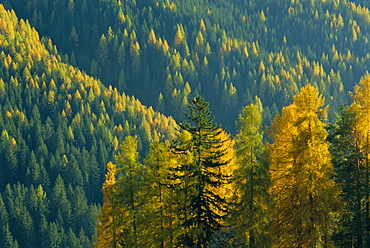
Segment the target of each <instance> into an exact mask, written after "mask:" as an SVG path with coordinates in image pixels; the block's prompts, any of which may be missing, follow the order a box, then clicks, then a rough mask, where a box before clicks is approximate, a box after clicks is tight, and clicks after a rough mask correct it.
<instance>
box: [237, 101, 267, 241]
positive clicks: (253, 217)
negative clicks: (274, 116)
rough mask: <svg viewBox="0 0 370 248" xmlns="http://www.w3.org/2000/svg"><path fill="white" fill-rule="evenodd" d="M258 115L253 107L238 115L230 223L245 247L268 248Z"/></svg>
mask: <svg viewBox="0 0 370 248" xmlns="http://www.w3.org/2000/svg"><path fill="white" fill-rule="evenodd" d="M258 100H259V99H258ZM262 111H263V109H262V106H258V105H256V104H250V105H249V106H246V107H245V108H244V109H243V111H242V113H241V114H240V115H239V122H238V123H237V126H238V134H237V135H236V138H235V139H236V150H237V151H236V154H237V161H238V169H237V170H236V171H235V173H234V177H233V178H234V182H233V183H234V184H235V188H236V195H235V198H236V199H235V206H234V208H233V211H232V220H233V221H232V222H233V225H234V226H235V228H236V230H237V232H238V233H239V234H240V235H241V238H242V239H244V240H245V243H246V244H247V245H248V247H268V246H269V240H268V233H267V231H268V230H267V229H268V225H269V206H268V205H269V194H268V189H269V175H268V174H269V172H268V165H267V163H266V161H265V162H264V161H263V159H262V157H263V153H264V151H265V148H264V145H263V131H262Z"/></svg>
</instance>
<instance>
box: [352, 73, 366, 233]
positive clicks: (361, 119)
mask: <svg viewBox="0 0 370 248" xmlns="http://www.w3.org/2000/svg"><path fill="white" fill-rule="evenodd" d="M352 97H353V103H352V104H351V106H350V107H349V109H350V111H351V112H353V113H354V115H355V120H354V133H355V136H356V140H357V141H358V145H359V147H360V152H361V153H362V159H361V161H360V168H363V169H364V172H365V173H364V175H365V184H364V187H365V188H364V191H365V192H366V193H365V199H364V201H363V202H364V203H365V204H364V205H365V206H364V212H365V223H369V221H370V191H369V190H370V189H369V183H370V178H369V177H370V168H369V165H370V164H369V161H370V76H366V77H364V78H362V79H361V80H360V83H359V84H358V85H356V86H355V87H354V94H353V96H352ZM365 236H366V237H365V240H369V239H370V226H369V225H367V226H366V230H365Z"/></svg>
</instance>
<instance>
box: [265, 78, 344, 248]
mask: <svg viewBox="0 0 370 248" xmlns="http://www.w3.org/2000/svg"><path fill="white" fill-rule="evenodd" d="M323 104H324V99H323V97H322V96H321V95H319V93H318V91H317V89H316V88H315V87H313V86H311V85H307V86H305V87H303V88H302V89H301V91H300V92H299V94H298V95H296V96H295V97H294V100H293V103H292V104H291V105H289V106H287V107H285V108H283V110H282V114H281V115H277V116H276V117H275V118H274V120H273V123H272V127H271V137H272V139H273V143H272V144H271V147H270V157H271V165H270V166H271V167H270V173H271V180H272V185H271V189H270V193H271V196H272V198H273V203H274V210H273V222H272V231H273V234H272V238H273V243H274V244H275V245H277V246H279V247H315V246H316V245H322V246H324V247H330V246H331V245H332V241H331V240H330V238H329V237H330V234H331V232H332V228H333V215H334V213H335V211H336V210H337V207H338V202H339V200H338V194H339V190H338V188H337V186H336V185H335V182H334V181H333V179H332V175H333V173H334V171H333V167H332V164H331V157H330V154H329V150H328V145H327V143H326V142H325V139H326V136H327V131H326V130H325V124H324V123H323V121H322V118H323V116H324V114H325V109H322V106H323Z"/></svg>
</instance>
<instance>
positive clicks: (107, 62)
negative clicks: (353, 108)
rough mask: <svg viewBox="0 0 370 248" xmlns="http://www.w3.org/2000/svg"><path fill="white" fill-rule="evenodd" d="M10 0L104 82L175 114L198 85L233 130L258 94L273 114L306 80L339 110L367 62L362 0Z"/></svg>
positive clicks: (196, 91)
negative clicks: (358, 1)
mask: <svg viewBox="0 0 370 248" xmlns="http://www.w3.org/2000/svg"><path fill="white" fill-rule="evenodd" d="M9 2H10V3H11V5H12V7H14V9H15V10H16V12H17V13H18V14H19V15H20V16H21V17H23V18H27V19H29V20H30V22H31V24H32V25H34V26H35V27H36V28H37V30H38V31H39V32H41V34H42V35H46V36H49V37H51V38H52V40H53V41H54V42H55V43H56V44H57V45H58V48H59V49H61V51H62V52H63V54H66V55H68V57H69V60H68V61H69V62H70V63H71V64H73V65H78V66H79V67H80V68H83V69H84V70H85V71H87V72H88V73H90V75H92V76H95V77H98V78H100V79H101V80H102V82H103V83H104V84H106V85H109V84H111V85H113V86H116V87H117V88H118V89H120V90H123V91H125V92H126V93H128V94H134V95H135V96H136V97H138V98H139V99H140V100H141V101H143V102H144V103H145V104H147V105H151V106H154V107H155V108H156V109H157V110H159V111H163V112H164V113H166V114H172V115H173V116H175V117H176V118H177V119H180V118H181V112H182V111H183V110H184V106H186V104H187V102H188V98H189V95H190V96H194V95H196V94H201V95H203V96H205V98H206V99H207V100H209V101H210V102H211V108H212V109H213V112H214V113H215V114H216V116H217V118H218V119H219V122H221V123H223V124H224V125H225V126H228V128H229V131H233V130H234V128H235V127H234V120H235V119H236V118H237V114H238V113H239V112H240V110H241V107H242V106H245V105H246V104H248V103H250V102H252V100H253V98H254V96H255V95H258V96H259V97H260V98H261V99H262V102H263V104H264V106H265V110H266V111H265V113H264V115H265V117H266V119H267V120H269V119H271V118H272V116H273V114H274V113H275V112H276V111H278V110H279V109H280V108H281V107H283V106H285V105H286V104H288V103H289V102H290V101H291V99H292V96H293V95H295V94H296V93H298V89H299V88H300V87H301V86H303V85H305V84H307V83H311V84H312V85H314V86H317V87H318V88H319V90H320V92H321V93H322V94H323V95H324V97H326V101H327V102H328V103H329V105H330V106H331V112H333V111H334V109H336V108H337V107H338V106H340V105H342V104H343V103H345V102H346V100H347V93H346V92H347V91H349V90H352V87H353V85H354V83H355V82H357V81H358V80H359V78H360V77H361V76H362V75H363V74H364V73H365V72H366V70H367V68H368V67H369V64H370V62H369V59H370V55H369V54H368V49H367V47H368V42H369V32H368V30H369V18H368V16H369V11H368V9H367V8H365V7H361V5H359V4H364V3H363V2H360V3H354V2H351V1H346V0H335V1H318V0H292V1H285V0H265V1H257V0H251V1H241V0H238V1H234V0H233V1H231V0H213V1H205V0H197V1H194V0H193V1H191V0H187V1H180V0H173V1H169V0H156V1H154V0H146V1H135V0H129V1H121V0H118V1H117V0H93V1H86V0H81V1H77V0H59V1H52V0H33V1H26V2H25V1H20V0H12V1H9ZM66 20H68V21H66ZM66 61H67V60H66ZM329 115H330V116H331V114H329Z"/></svg>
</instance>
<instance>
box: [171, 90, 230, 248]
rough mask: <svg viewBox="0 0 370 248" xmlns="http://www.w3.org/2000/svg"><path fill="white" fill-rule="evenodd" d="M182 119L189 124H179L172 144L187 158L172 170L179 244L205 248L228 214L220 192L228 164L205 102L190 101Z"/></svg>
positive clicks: (178, 152) (227, 179)
mask: <svg viewBox="0 0 370 248" xmlns="http://www.w3.org/2000/svg"><path fill="white" fill-rule="evenodd" d="M186 117H187V119H188V120H189V121H190V122H191V123H189V122H181V123H180V124H179V126H180V129H181V130H180V131H181V135H182V136H181V137H179V138H178V139H176V140H174V142H173V151H174V152H175V153H177V154H183V155H186V156H187V157H188V158H189V159H188V160H184V161H187V162H186V163H182V164H180V165H179V166H177V167H176V168H174V171H175V172H176V173H175V174H174V175H173V180H175V181H176V182H177V186H176V187H177V190H178V192H179V196H180V197H181V198H182V199H183V201H182V206H180V209H179V214H180V215H181V224H180V225H181V227H182V230H183V232H182V237H181V239H180V240H181V241H180V243H181V244H179V245H180V246H184V247H206V246H207V242H208V241H209V239H210V237H211V235H212V234H213V233H214V232H216V231H218V230H220V228H221V227H222V226H223V224H224V220H225V218H226V216H227V214H228V212H229V206H228V202H227V199H226V196H225V194H224V191H223V190H220V189H223V186H224V185H226V184H228V183H229V175H228V174H227V173H225V172H224V171H225V170H223V168H224V167H225V166H228V161H223V157H224V156H225V155H226V151H225V149H223V148H222V147H223V146H222V144H223V143H224V142H226V141H227V140H225V139H222V138H221V137H224V136H222V135H221V134H222V133H223V130H222V129H221V128H220V127H218V126H217V125H215V124H213V119H214V117H211V112H210V110H209V103H207V102H205V101H204V99H203V98H202V97H200V96H197V97H195V98H193V101H192V104H191V105H189V113H188V114H186ZM184 137H185V138H184Z"/></svg>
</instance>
